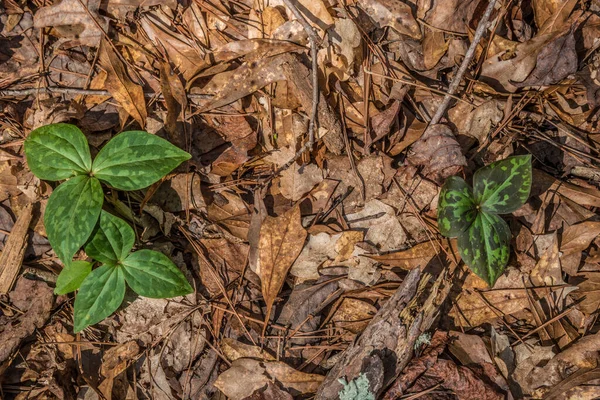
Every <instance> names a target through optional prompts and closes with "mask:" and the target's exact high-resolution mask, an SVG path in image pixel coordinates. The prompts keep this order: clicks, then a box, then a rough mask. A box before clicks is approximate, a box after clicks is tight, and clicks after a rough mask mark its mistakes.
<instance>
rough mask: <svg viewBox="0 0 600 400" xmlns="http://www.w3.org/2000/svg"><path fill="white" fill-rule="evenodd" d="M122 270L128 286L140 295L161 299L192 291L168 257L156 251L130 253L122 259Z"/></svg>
mask: <svg viewBox="0 0 600 400" xmlns="http://www.w3.org/2000/svg"><path fill="white" fill-rule="evenodd" d="M123 272H124V274H125V279H126V280H127V284H128V285H129V287H130V288H131V289H133V291H134V292H136V293H137V294H139V295H140V296H144V297H152V298H155V299H162V298H167V297H175V296H183V295H186V294H190V293H192V292H193V291H194V290H193V289H192V287H191V286H190V284H189V283H188V281H187V279H186V278H185V276H184V275H183V273H182V272H181V271H180V270H179V268H177V267H176V266H175V264H173V262H172V261H171V260H170V259H169V257H167V256H165V255H164V254H162V253H159V252H157V251H152V250H140V251H136V252H135V253H131V254H130V255H129V257H127V258H126V259H125V261H123Z"/></svg>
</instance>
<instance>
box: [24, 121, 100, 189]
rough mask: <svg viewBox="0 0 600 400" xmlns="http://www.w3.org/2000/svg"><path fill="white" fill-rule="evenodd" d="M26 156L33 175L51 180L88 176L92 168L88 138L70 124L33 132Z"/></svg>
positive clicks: (30, 135)
mask: <svg viewBox="0 0 600 400" xmlns="http://www.w3.org/2000/svg"><path fill="white" fill-rule="evenodd" d="M25 156H26V157H27V165H29V169H30V170H31V172H33V174H34V175H35V176H37V177H38V178H40V179H44V180H47V181H58V180H61V179H67V178H70V177H72V176H75V175H80V174H87V173H88V172H89V171H90V170H91V168H92V157H91V156H90V148H89V146H88V142H87V139H86V138H85V136H84V135H83V133H82V132H81V131H80V130H79V128H77V127H76V126H75V125H70V124H52V125H46V126H42V127H40V128H37V129H36V130H34V131H32V132H31V133H30V134H29V136H28V137H27V139H26V140H25Z"/></svg>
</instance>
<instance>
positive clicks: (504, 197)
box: [473, 155, 531, 214]
mask: <svg viewBox="0 0 600 400" xmlns="http://www.w3.org/2000/svg"><path fill="white" fill-rule="evenodd" d="M530 191H531V155H526V156H513V157H508V158H506V159H504V160H501V161H496V162H495V163H492V164H490V165H488V166H486V167H483V168H481V169H480V170H478V171H477V172H476V173H475V176H474V177H473V192H474V194H475V199H476V201H477V203H478V204H480V205H481V209H482V210H483V211H486V212H492V213H495V214H507V213H511V212H513V211H515V210H517V209H518V208H519V207H521V206H522V205H523V204H525V202H526V201H527V198H528V197H529V192H530Z"/></svg>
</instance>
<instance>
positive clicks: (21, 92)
mask: <svg viewBox="0 0 600 400" xmlns="http://www.w3.org/2000/svg"><path fill="white" fill-rule="evenodd" d="M41 93H58V94H71V95H82V96H108V97H112V95H111V94H110V92H109V91H108V90H97V89H82V88H71V87H59V86H47V87H39V88H28V89H12V90H11V89H6V90H0V98H7V97H17V96H32V95H37V94H41ZM144 96H145V97H155V96H158V97H159V98H161V97H162V94H159V93H154V92H148V93H144ZM187 97H188V98H189V99H192V100H207V99H210V98H212V96H211V95H208V94H188V95H187Z"/></svg>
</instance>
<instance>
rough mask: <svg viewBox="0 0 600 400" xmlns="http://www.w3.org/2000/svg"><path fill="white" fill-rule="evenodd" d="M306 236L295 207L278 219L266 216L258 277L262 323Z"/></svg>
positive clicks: (298, 210)
mask: <svg viewBox="0 0 600 400" xmlns="http://www.w3.org/2000/svg"><path fill="white" fill-rule="evenodd" d="M306 236H307V232H306V230H305V229H304V228H303V227H302V222H301V220H300V207H299V206H295V207H294V208H291V209H290V210H288V211H287V212H286V213H285V214H283V215H281V216H279V217H270V216H267V217H266V218H265V220H264V221H263V223H262V226H261V227H260V239H259V243H258V251H259V268H258V270H259V271H260V272H258V274H259V275H260V279H261V281H262V294H263V297H264V299H265V303H266V304H267V312H266V316H267V317H266V319H265V321H266V322H268V321H269V317H270V315H271V308H272V307H273V303H274V302H275V298H276V297H277V295H278V294H279V291H280V290H281V287H282V286H283V283H284V282H285V278H286V277H287V274H288V271H289V270H290V268H291V266H292V264H293V263H294V261H295V260H296V258H297V257H298V255H299V254H300V252H301V251H302V248H303V247H304V240H305V239H306ZM265 326H266V325H265Z"/></svg>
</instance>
